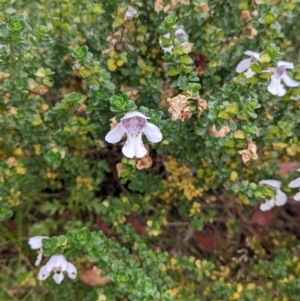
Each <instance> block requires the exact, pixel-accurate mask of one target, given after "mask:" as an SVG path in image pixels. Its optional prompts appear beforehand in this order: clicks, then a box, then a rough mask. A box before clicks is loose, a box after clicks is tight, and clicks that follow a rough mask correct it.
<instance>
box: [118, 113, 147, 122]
mask: <svg viewBox="0 0 300 301" xmlns="http://www.w3.org/2000/svg"><path fill="white" fill-rule="evenodd" d="M132 117H142V118H145V119H147V118H149V117H146V116H145V115H144V114H143V113H141V112H138V111H129V112H127V113H126V114H125V115H124V117H122V118H121V120H123V119H127V118H132Z"/></svg>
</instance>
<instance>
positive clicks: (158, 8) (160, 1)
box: [154, 0, 164, 13]
mask: <svg viewBox="0 0 300 301" xmlns="http://www.w3.org/2000/svg"><path fill="white" fill-rule="evenodd" d="M163 9H164V1H163V0H156V1H155V3H154V10H155V11H156V12H157V13H159V12H160V11H162V10H163Z"/></svg>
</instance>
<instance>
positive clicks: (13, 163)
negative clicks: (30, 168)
mask: <svg viewBox="0 0 300 301" xmlns="http://www.w3.org/2000/svg"><path fill="white" fill-rule="evenodd" d="M6 164H7V165H8V167H9V168H12V167H14V166H16V165H17V160H16V158H14V157H9V158H8V159H7V161H6Z"/></svg>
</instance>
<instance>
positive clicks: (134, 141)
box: [122, 133, 147, 158]
mask: <svg viewBox="0 0 300 301" xmlns="http://www.w3.org/2000/svg"><path fill="white" fill-rule="evenodd" d="M122 152H123V154H124V156H126V157H127V158H133V157H137V158H142V157H144V156H145V155H146V154H147V149H146V148H145V146H144V144H143V141H142V133H140V134H139V135H138V136H137V137H134V136H131V135H127V140H126V143H125V144H124V146H123V148H122Z"/></svg>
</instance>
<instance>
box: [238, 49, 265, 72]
mask: <svg viewBox="0 0 300 301" xmlns="http://www.w3.org/2000/svg"><path fill="white" fill-rule="evenodd" d="M244 54H246V55H248V56H250V58H249V59H244V60H242V61H240V62H239V64H238V65H237V66H236V69H235V71H236V72H237V73H242V72H244V74H245V75H246V77H247V78H249V77H252V76H253V75H254V74H255V72H253V71H252V70H251V64H252V63H254V62H255V61H257V60H258V59H259V55H260V53H258V52H253V51H250V50H247V51H245V52H244ZM246 70H247V71H246ZM245 71H246V72H245Z"/></svg>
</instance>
